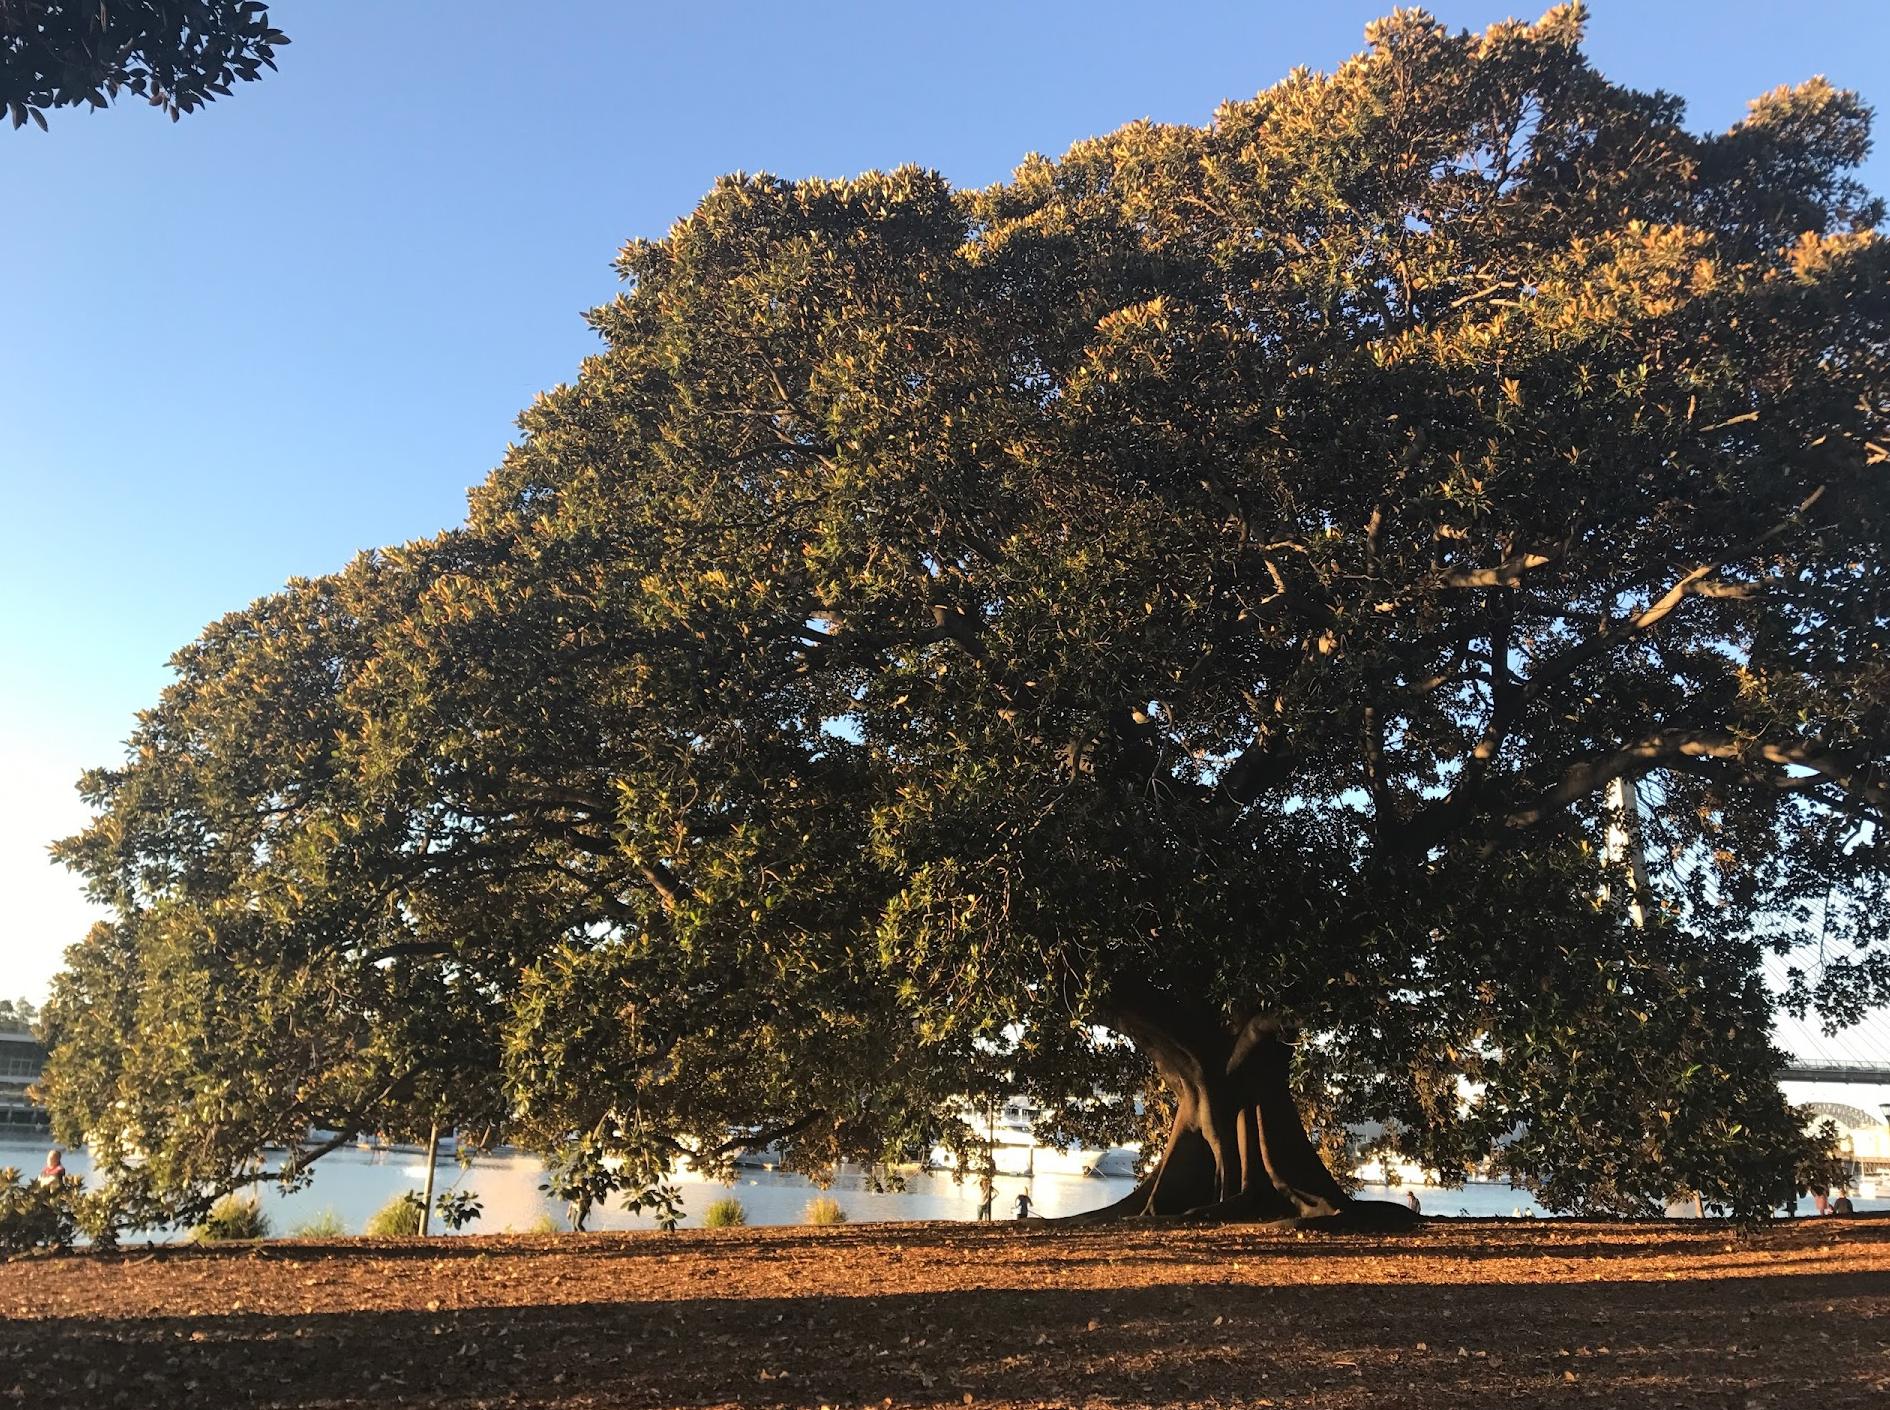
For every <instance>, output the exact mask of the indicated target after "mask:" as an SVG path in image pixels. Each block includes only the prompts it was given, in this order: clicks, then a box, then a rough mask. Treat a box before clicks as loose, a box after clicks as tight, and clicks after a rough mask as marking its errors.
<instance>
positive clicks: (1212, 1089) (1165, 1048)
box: [1090, 980, 1415, 1228]
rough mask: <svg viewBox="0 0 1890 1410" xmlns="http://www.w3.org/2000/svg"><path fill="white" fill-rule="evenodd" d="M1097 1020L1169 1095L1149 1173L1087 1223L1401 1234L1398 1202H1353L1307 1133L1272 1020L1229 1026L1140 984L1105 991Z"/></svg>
mask: <svg viewBox="0 0 1890 1410" xmlns="http://www.w3.org/2000/svg"><path fill="white" fill-rule="evenodd" d="M1105 1020H1106V1021H1107V1022H1108V1023H1109V1024H1110V1026H1111V1027H1113V1028H1115V1029H1116V1030H1117V1031H1118V1032H1121V1033H1123V1034H1125V1035H1127V1036H1128V1037H1129V1038H1131V1039H1132V1040H1134V1042H1135V1044H1136V1045H1137V1046H1138V1047H1140V1048H1141V1049H1142V1051H1143V1052H1145V1053H1147V1054H1148V1055H1149V1058H1150V1059H1151V1060H1152V1061H1153V1062H1154V1064H1155V1069H1156V1071H1157V1073H1158V1074H1159V1075H1160V1076H1161V1079H1162V1082H1163V1084H1164V1085H1165V1086H1166V1087H1167V1088H1168V1090H1169V1091H1170V1092H1171V1093H1172V1094H1173V1096H1174V1098H1175V1116H1174V1123H1173V1125H1172V1126H1171V1128H1170V1130H1169V1135H1168V1144H1167V1146H1166V1148H1165V1149H1164V1150H1163V1152H1162V1155H1161V1158H1160V1159H1159V1160H1158V1161H1157V1163H1156V1165H1155V1168H1154V1169H1153V1170H1152V1171H1151V1172H1150V1173H1149V1175H1148V1178H1147V1179H1145V1180H1144V1181H1143V1182H1142V1183H1141V1184H1140V1185H1138V1186H1137V1187H1136V1188H1135V1190H1134V1191H1133V1192H1131V1193H1130V1194H1129V1195H1128V1196H1127V1198H1125V1199H1122V1200H1120V1201H1118V1202H1117V1203H1116V1204H1113V1205H1110V1206H1109V1207H1107V1208H1106V1209H1102V1210H1098V1211H1096V1213H1095V1215H1093V1216H1090V1217H1093V1218H1101V1219H1114V1218H1134V1217H1137V1216H1144V1215H1169V1216H1188V1217H1193V1218H1201V1219H1225V1220H1230V1221H1233V1220H1241V1221H1248V1220H1253V1221H1265V1222H1272V1221H1282V1220H1291V1221H1295V1222H1298V1223H1300V1224H1302V1225H1304V1226H1308V1227H1330V1228H1347V1227H1372V1228H1403V1227H1407V1226H1409V1225H1410V1224H1412V1223H1414V1222H1415V1216H1413V1215H1412V1214H1411V1212H1410V1211H1409V1210H1408V1209H1406V1208H1405V1207H1404V1206H1403V1205H1394V1204H1389V1203H1386V1202H1385V1201H1382V1200H1355V1199H1353V1198H1351V1197H1350V1196H1349V1195H1347V1194H1346V1193H1345V1191H1344V1190H1343V1189H1341V1188H1340V1187H1339V1183H1338V1181H1337V1180H1335V1179H1333V1178H1332V1172H1331V1171H1330V1170H1328V1169H1327V1168H1326V1164H1325V1161H1324V1160H1322V1159H1321V1158H1320V1155H1319V1151H1318V1149H1317V1148H1316V1147H1315V1146H1314V1145H1313V1143H1312V1140H1311V1138H1310V1137H1308V1136H1307V1134H1306V1127H1305V1124H1304V1123H1303V1122H1302V1121H1301V1120H1300V1115H1299V1107H1298V1104H1297V1103H1296V1102H1295V1101H1294V1099H1293V1092H1292V1081H1291V1077H1292V1046H1291V1044H1290V1043H1289V1042H1288V1041H1287V1034H1286V1030H1285V1027H1284V1025H1283V1024H1282V1023H1281V1021H1280V1020H1279V1018H1278V1017H1277V1016H1276V1015H1272V1014H1266V1013H1261V1014H1256V1015H1254V1016H1253V1017H1251V1018H1249V1019H1247V1020H1246V1021H1245V1022H1242V1023H1239V1024H1235V1023H1232V1022H1229V1021H1227V1020H1224V1019H1222V1018H1221V1017H1220V1016H1219V1015H1217V1014H1215V1013H1214V1012H1212V1011H1211V1010H1210V1009H1208V1008H1207V1007H1206V1006H1204V1005H1198V1004H1194V1003H1191V1002H1189V1001H1187V1000H1185V999H1182V998H1179V997H1177V996H1175V995H1173V994H1170V993H1166V992H1164V991H1162V990H1160V989H1157V988H1155V987H1154V986H1153V985H1150V984H1147V983H1145V982H1142V981H1139V980H1118V981H1116V982H1114V983H1112V985H1111V986H1110V993H1109V1001H1108V1009H1107V1011H1106V1014H1105Z"/></svg>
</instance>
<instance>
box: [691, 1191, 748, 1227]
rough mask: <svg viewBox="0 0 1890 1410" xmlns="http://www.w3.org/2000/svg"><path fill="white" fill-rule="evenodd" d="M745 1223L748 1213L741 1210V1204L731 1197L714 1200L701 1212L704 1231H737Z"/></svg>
mask: <svg viewBox="0 0 1890 1410" xmlns="http://www.w3.org/2000/svg"><path fill="white" fill-rule="evenodd" d="M747 1222H748V1211H747V1210H746V1209H743V1208H742V1202H741V1201H740V1200H738V1199H736V1198H735V1197H734V1196H733V1195H730V1196H729V1197H727V1198H726V1199H719V1200H716V1201H715V1202H714V1203H713V1204H711V1205H710V1206H709V1207H708V1208H707V1209H705V1210H703V1211H702V1227H703V1228H705V1229H739V1228H741V1226H742V1225H744V1224H746V1223H747Z"/></svg>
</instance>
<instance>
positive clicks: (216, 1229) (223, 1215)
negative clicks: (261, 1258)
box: [190, 1195, 269, 1244]
mask: <svg viewBox="0 0 1890 1410" xmlns="http://www.w3.org/2000/svg"><path fill="white" fill-rule="evenodd" d="M268 1237H269V1216H268V1215H267V1214H264V1213H263V1207H262V1201H261V1200H259V1199H257V1198H256V1196H254V1195H225V1196H224V1197H223V1198H222V1199H220V1200H218V1201H217V1202H216V1203H215V1204H213V1205H211V1206H210V1213H209V1214H207V1215H206V1216H204V1221H203V1223H201V1224H199V1225H198V1226H197V1227H196V1228H194V1229H192V1230H191V1231H190V1241H191V1242H192V1243H195V1244H220V1243H229V1242H231V1241H233V1240H239V1239H266V1238H268Z"/></svg>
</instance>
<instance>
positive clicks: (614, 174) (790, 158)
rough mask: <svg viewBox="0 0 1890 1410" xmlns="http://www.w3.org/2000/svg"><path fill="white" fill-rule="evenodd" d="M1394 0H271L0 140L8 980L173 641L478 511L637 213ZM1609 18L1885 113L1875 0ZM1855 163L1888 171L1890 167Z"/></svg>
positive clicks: (1041, 138) (1270, 52) (1182, 93)
mask: <svg viewBox="0 0 1890 1410" xmlns="http://www.w3.org/2000/svg"><path fill="white" fill-rule="evenodd" d="M1390 8H1391V0H1382V3H1351V0H1345V2H1344V3H1340V0H1324V2H1323V3H1320V4H1317V5H1302V4H1285V3H1276V2H1274V0H1242V2H1241V3H1234V0H1211V3H1199V4H1193V5H1188V4H1173V3H1171V4H1167V5H1161V6H1156V5H1151V4H1119V3H1104V2H1103V0H1081V3H1077V0H1070V2H1069V3H1049V0H1043V2H1042V3H1033V4H1022V3H994V2H991V0H986V3H966V2H965V0H957V3H953V4H950V5H945V4H936V5H930V4H912V5H908V4H889V3H886V0H877V3H844V4H843V3H825V4H820V5H804V6H788V5H774V4H762V3H760V0H754V3H751V4H723V3H708V2H707V0H705V2H704V3H696V4H692V5H668V6H654V5H633V4H623V3H616V0H550V2H549V3H546V4H542V5H529V6H528V5H520V4H518V3H516V0H504V3H500V0H401V3H397V4H388V3H375V2H374V0H342V2H341V3H336V0H327V3H319V0H276V3H274V4H273V5H272V7H271V9H272V15H273V18H274V22H275V23H276V24H277V25H278V27H280V28H282V29H283V30H285V31H287V32H288V33H289V34H290V36H291V37H292V38H293V40H294V43H293V45H292V46H291V47H290V48H288V49H286V50H284V51H283V53H282V58H281V72H280V73H278V74H274V75H269V76H267V77H265V78H264V79H263V80H262V81H261V82H259V83H254V84H246V85H243V86H242V87H240V88H239V89H238V90H237V91H236V93H235V95H234V96H233V97H230V98H227V99H223V100H221V101H219V102H217V103H215V104H213V105H212V106H211V107H210V108H208V109H206V110H204V111H202V112H199V113H197V114H195V115H193V116H190V117H186V118H185V119H184V120H183V121H182V122H181V123H178V124H175V125H173V124H171V123H170V122H168V121H166V120H164V119H163V118H162V117H161V115H159V114H158V113H157V112H155V111H154V110H152V109H149V108H146V107H144V106H142V105H138V104H131V105H127V106H122V107H119V108H116V109H113V110H111V111H109V112H105V113H101V114H96V115H93V114H87V113H84V112H73V113H61V114H55V115H54V116H53V117H52V130H51V132H50V134H41V133H40V132H38V131H37V130H36V129H30V128H29V129H27V130H24V131H19V132H14V131H11V130H5V131H0V172H3V173H4V177H3V179H4V183H5V191H6V200H5V206H4V209H5V218H4V219H0V481H4V483H3V485H0V490H3V491H4V499H3V500H0V503H4V505H5V506H6V508H7V510H8V513H7V515H6V518H5V523H6V526H7V527H6V529H5V534H6V540H7V542H6V544H5V548H6V552H5V553H4V555H0V995H12V994H25V995H27V996H29V997H32V998H34V999H38V998H40V997H42V996H43V993H44V991H45V988H46V984H47V981H48V980H49V978H50V977H51V974H52V972H53V970H54V969H55V968H56V966H57V963H58V956H59V953H60V951H61V949H62V948H63V947H64V946H65V945H66V944H68V943H70V942H71V941H72V940H74V939H76V938H78V936H79V934H80V933H82V931H83V929H84V927H85V924H86V920H87V917H86V913H85V909H84V907H83V905H82V904H81V903H80V901H79V899H78V894H77V888H76V886H75V885H74V884H73V883H72V881H71V879H70V878H68V877H66V876H64V875H63V874H62V873H59V872H56V871H53V870H52V869H51V868H50V867H49V866H48V865H47V864H46V861H45V846H46V843H47V842H48V840H50V839H51V838H52V837H54V836H57V835H59V834H61V833H64V832H69V831H72V830H73V829H75V828H76V827H77V826H78V825H79V824H80V823H81V822H82V820H83V812H82V810H81V809H80V807H79V805H78V804H77V801H76V799H75V798H74V797H73V795H72V792H71V784H72V780H73V779H74V778H75V777H76V776H77V774H78V772H79V770H80V769H81V768H83V767H85V766H87V765H89V764H96V763H106V762H109V761H111V760H112V759H114V758H115V757H116V756H117V754H118V752H119V742H120V741H122V740H123V738H124V737H125V735H126V734H127V732H128V731H129V729H130V727H131V724H132V717H133V713H134V712H135V711H136V710H138V709H139V708H141V707H142V706H144V705H146V704H148V703H150V702H151V701H152V700H154V699H155V697H156V695H157V693H158V691H159V689H160V688H161V687H162V685H163V684H164V681H165V679H166V675H165V670H164V661H165V658H166V657H167V656H168V655H169V654H170V652H171V651H172V650H173V649H175V648H176V647H177V646H179V645H180V644H182V643H184V642H186V641H188V640H189V639H190V638H191V637H193V636H195V635H196V633H197V631H198V630H199V629H200V628H201V627H202V625H203V624H204V623H205V622H206V621H208V620H209V619H211V618H213V617H215V616H217V615H219V614H220V613H222V612H225V611H228V610H230V609H231V608H234V607H238V606H241V605H242V604H244V603H245V602H247V601H249V600H250V599H251V598H253V597H256V596H258V595H259V594H262V593H265V592H268V591H269V590H271V589H272V588H275V587H277V586H279V585H280V584H281V582H282V581H283V579H285V578H287V577H289V576H291V575H296V574H315V573H321V572H324V571H327V570H330V569H333V568H335V567H338V566H339V565H340V564H341V563H342V562H344V561H345V560H346V559H347V557H348V556H349V555H350V554H351V553H352V552H354V551H355V550H356V549H359V548H363V547H368V546H372V545H376V544H382V543H387V542H392V541H398V540H401V539H404V538H409V537H413V536H416V535H420V534H426V533H431V532H433V531H435V530H438V529H440V528H442V527H444V526H446V525H449V524H452V523H454V522H456V521H458V520H459V519H460V517H461V516H462V512H463V508H464V503H463V494H464V491H465V489H466V487H467V486H469V485H471V484H473V483H475V482H476V481H478V480H479V479H481V478H482V477H483V476H484V474H485V472H486V470H487V469H488V468H489V467H490V466H491V465H493V464H494V463H496V461H497V460H498V458H499V456H500V455H501V453H502V452H503V450H504V447H505V444H506V441H507V439H508V437H509V436H510V435H511V433H512V418H513V416H514V415H515V413H516V412H517V411H518V409H519V408H521V407H523V406H524V405H526V404H527V403H528V402H529V401H530V399H531V397H532V394H533V393H534V392H536V391H538V390H539V389H541V388H543V387H547V386H550V385H552V384H554V383H556V382H558V381H560V380H562V379H563V378H565V377H566V376H567V375H569V374H570V372H571V371H572V370H573V369H574V368H575V366H576V363H577V361H578V359H579V358H580V357H581V356H583V355H584V354H585V353H586V352H587V351H589V350H590V349H591V347H592V346H593V343H592V339H591V336H590V334H589V332H588V331H587V330H586V329H585V327H584V326H583V324H582V323H581V321H580V319H579V313H580V311H581V310H583V309H585V308H587V307H589V306H591V305H593V304H596V303H600V302H602V301H604V300H605V299H607V298H609V297H610V296H611V295H612V293H613V292H614V290H615V283H614V277H613V275H612V273H611V270H610V267H609V265H610V259H611V256H612V255H613V254H614V252H615V251H616V249H617V247H618V246H619V245H621V244H622V243H623V241H624V240H626V239H628V238H630V237H632V236H645V235H658V234H661V233H662V231H663V230H665V229H666V228H667V227H668V226H669V224H670V223H671V222H672V221H674V220H675V219H676V218H677V217H678V216H680V215H682V214H684V213H686V212H687V211H688V210H689V209H690V207H691V206H692V205H693V204H694V202H695V200H696V198H697V197H698V196H700V195H701V193H702V192H703V191H704V190H705V189H706V188H707V187H708V185H709V183H710V182H711V181H712V180H713V179H714V178H715V176H716V175H718V174H719V173H721V172H724V171H729V170H733V169H736V168H743V169H747V170H757V169H765V170H769V171H774V172H779V173H781V174H783V175H789V176H802V175H815V174H817V175H826V176H838V175H845V174H849V173H853V172H857V171H860V170H863V169H866V168H870V167H875V166H891V165H897V164H899V163H902V162H916V163H919V164H921V165H925V166H930V167H936V168H937V169H939V170H940V171H942V172H944V173H945V174H946V175H947V176H948V177H950V178H951V179H953V180H954V181H957V182H959V183H961V184H973V185H975V184H983V183H985V182H989V181H992V180H995V179H998V178H1000V177H1002V176H1004V175H1005V174H1006V173H1007V172H1008V171H1009V170H1010V169H1011V168H1012V166H1013V165H1014V164H1015V163H1016V162H1017V160H1018V159H1019V158H1020V157H1021V156H1023V155H1024V154H1025V153H1026V152H1029V151H1032V150H1037V151H1043V152H1049V153H1058V152H1061V151H1062V150H1063V149H1064V148H1066V147H1067V146H1068V145H1069V144H1070V143H1071V142H1073V141H1075V140H1076V139H1078V138H1081V137H1085V136H1088V135H1091V134H1094V133H1098V132H1104V131H1107V130H1109V129H1111V128H1114V127H1116V126H1119V125H1120V124H1121V123H1123V122H1125V121H1128V120H1131V119H1133V118H1137V117H1142V116H1150V117H1154V118H1157V119H1162V120H1170V121H1189V122H1198V121H1201V120H1203V119H1205V118H1206V117H1207V115H1208V114H1209V113H1210V112H1211V111H1212V109H1213V107H1214V105H1215V104H1216V102H1218V101H1219V100H1220V99H1222V98H1226V97H1235V96H1245V95H1248V94H1251V93H1253V92H1254V91H1255V90H1256V89H1259V88H1262V87H1264V86H1266V85H1268V84H1270V83H1271V82H1273V81H1274V80H1275V79H1277V78H1279V77H1280V76H1281V75H1282V74H1284V73H1285V72H1286V71H1287V70H1288V69H1290V68H1292V67H1293V66H1294V65H1297V64H1307V65H1311V66H1313V67H1316V68H1329V67H1331V66H1332V65H1333V64H1335V63H1337V62H1338V61H1340V60H1342V59H1343V58H1344V57H1345V56H1346V55H1347V54H1349V53H1351V52H1353V51H1354V50H1356V49H1357V48H1358V47H1359V46H1360V32H1361V30H1362V29H1363V27H1364V25H1365V23H1366V21H1367V20H1369V19H1371V18H1372V17H1374V16H1375V15H1377V14H1379V13H1382V12H1383V11H1385V10H1388V9H1390ZM1594 8H1595V15H1594V19H1593V22H1592V26H1591V29H1590V40H1589V51H1590V53H1591V54H1592V55H1593V56H1594V58H1595V60H1596V61H1597V63H1599V65H1600V66H1601V67H1602V68H1603V70H1604V71H1606V72H1607V73H1609V74H1610V75H1611V76H1613V77H1614V78H1616V79H1617V80H1620V81H1623V82H1626V83H1630V84H1633V85H1635V86H1637V87H1644V88H1648V87H1662V88H1666V89H1669V90H1671V91H1674V92H1678V93H1680V94H1682V95H1684V96H1685V97H1686V98H1687V99H1688V100H1689V102H1690V104H1691V114H1692V121H1693V123H1694V125H1695V126H1697V127H1703V128H1720V127H1724V126H1726V125H1727V124H1729V123H1731V122H1733V121H1735V120H1736V119H1737V118H1738V117H1739V116H1740V114H1741V113H1742V112H1743V111H1744V106H1745V102H1746V100H1747V99H1748V98H1750V97H1752V96H1754V95H1756V94H1758V93H1760V92H1763V91H1764V90H1766V89H1768V88H1771V87H1773V86H1775V85H1777V84H1779V83H1783V82H1796V81H1799V80H1802V79H1804V78H1807V77H1809V76H1810V75H1812V74H1815V73H1823V74H1826V75H1827V76H1829V77H1830V78H1831V79H1832V80H1833V81H1834V82H1836V83H1838V84H1840V85H1842V86H1845V87H1851V88H1856V89H1859V90H1861V91H1862V92H1863V93H1864V94H1865V96H1866V97H1867V98H1869V99H1871V100H1872V101H1873V102H1875V103H1876V104H1877V105H1878V106H1879V107H1883V106H1885V105H1886V104H1890V70H1887V69H1886V66H1885V62H1884V58H1885V55H1886V54H1890V5H1886V4H1885V3H1884V2H1883V0H1801V3H1799V4H1797V5H1795V6H1792V7H1790V9H1789V10H1788V8H1787V7H1786V6H1784V5H1781V4H1778V3H1776V0H1766V3H1760V0H1713V3H1707V0H1693V2H1692V3H1684V2H1683V0H1660V2H1659V3H1647V0H1638V2H1637V3H1632V4H1630V3H1624V2H1623V0H1598V3H1597V4H1596V5H1595V7H1594ZM1435 12H1436V13H1437V14H1438V15H1439V17H1440V18H1442V19H1443V20H1444V21H1446V22H1447V23H1449V24H1451V25H1453V26H1468V27H1473V28H1478V27H1481V26H1482V25H1484V24H1487V23H1489V22H1490V21H1492V20H1495V19H1500V18H1503V17H1504V16H1506V15H1508V14H1510V13H1512V11H1511V10H1510V9H1508V8H1507V7H1506V6H1504V5H1503V4H1501V3H1446V4H1441V5H1438V6H1436V7H1435ZM1534 13H1535V11H1534V10H1533V9H1530V10H1528V11H1527V12H1526V15H1527V16H1530V17H1532V16H1533V14H1534ZM1886 136H1887V137H1890V134H1886ZM1867 179H1868V180H1869V181H1870V184H1871V185H1872V186H1873V187H1874V188H1875V189H1877V190H1879V191H1884V190H1890V160H1886V158H1885V157H1883V156H1878V157H1877V158H1875V159H1874V160H1873V162H1872V164H1871V168H1870V170H1869V171H1868V173H1867Z"/></svg>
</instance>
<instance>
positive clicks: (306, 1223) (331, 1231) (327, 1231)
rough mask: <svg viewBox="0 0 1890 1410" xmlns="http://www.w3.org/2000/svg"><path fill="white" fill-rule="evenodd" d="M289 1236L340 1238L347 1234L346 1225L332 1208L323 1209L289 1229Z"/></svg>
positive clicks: (298, 1237) (300, 1237)
mask: <svg viewBox="0 0 1890 1410" xmlns="http://www.w3.org/2000/svg"><path fill="white" fill-rule="evenodd" d="M289 1236H290V1237H291V1238H297V1239H342V1238H346V1237H347V1236H348V1226H347V1224H346V1223H345V1222H343V1220H342V1217H341V1216H340V1215H339V1214H337V1213H335V1211H334V1210H332V1209H324V1210H323V1211H322V1212H321V1213H320V1214H317V1215H315V1216H314V1217H313V1218H309V1219H304V1220H303V1221H302V1222H301V1223H300V1224H297V1225H296V1226H295V1227H294V1228H292V1229H290V1230H289Z"/></svg>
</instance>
